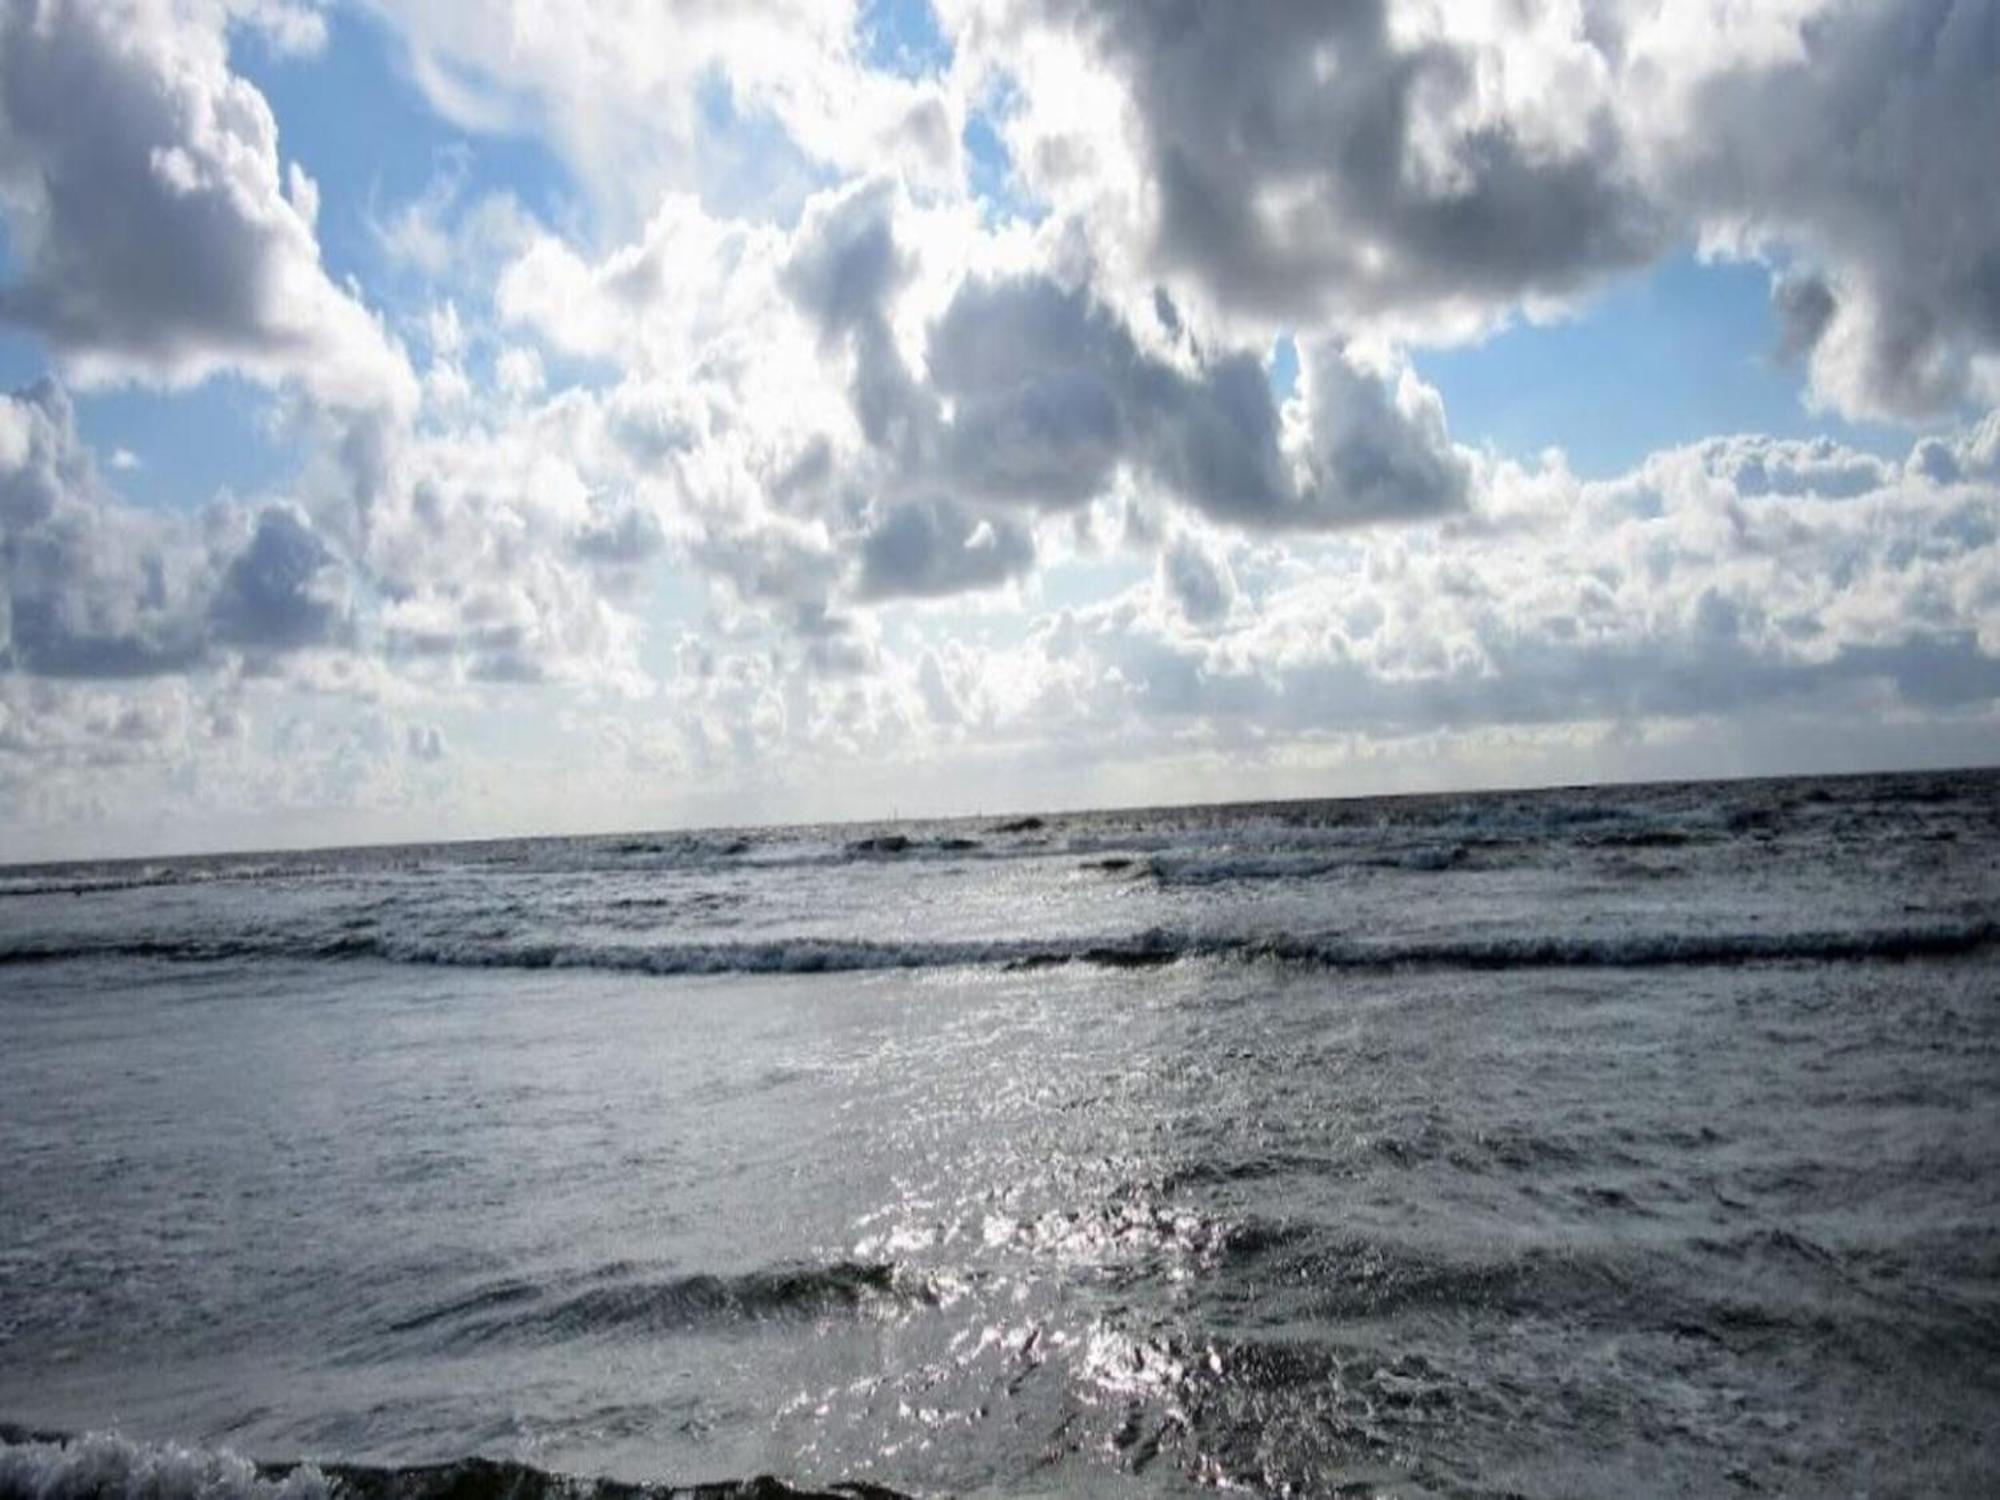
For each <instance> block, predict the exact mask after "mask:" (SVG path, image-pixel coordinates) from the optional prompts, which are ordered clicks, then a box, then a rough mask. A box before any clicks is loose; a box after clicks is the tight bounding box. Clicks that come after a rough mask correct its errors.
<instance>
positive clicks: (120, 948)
mask: <svg viewBox="0 0 2000 1500" xmlns="http://www.w3.org/2000/svg"><path fill="white" fill-rule="evenodd" d="M1996 943H2000V923H1995V922H1994V921H1992V920H1990V919H1986V918H1979V919H1972V920H1964V921H1934V922H1918V923H1911V924H1907V925H1897V926H1889V927H1874V928H1854V929H1845V930H1837V929H1826V930H1807V931H1795V932H1732V931H1691V932H1657V931H1656V932H1644V931H1640V932H1631V933H1623V934H1610V935H1590V936H1583V935H1578V934H1573V933H1572V934H1557V933H1550V934H1532V933H1530V934H1520V935H1514V936H1506V937H1480V938H1442V939H1438V940H1434V941H1427V940H1403V941H1396V940H1371V939H1368V938H1356V937H1351V936H1347V935H1343V934H1326V935H1320V936H1302V937H1293V936H1285V935H1276V934H1272V935H1257V934H1245V935H1237V934H1214V933H1200V932H1171V931H1166V930H1162V929H1157V928H1155V929H1151V930H1148V931H1145V932H1140V933H1133V934H1128V935H1121V936H1109V937H1083V936H1079V937H1052V938H972V939H958V940H940V941H918V942H892V941H879V940H873V939H865V938H840V937H793V938H772V939H765V940H757V941H743V942H706V943H659V944H642V943H591V942H575V941H572V942H556V941H549V942H536V941H504V940H494V939H487V938H466V939H462V940H461V939H454V938H451V937H448V936H419V937H408V938H403V937H397V936H394V935H387V934H380V933H355V932H342V933H338V934H333V935H329V936H324V937H314V936H309V935H288V934H273V935H270V936H262V935H258V936H230V937H219V938H204V937H192V936H190V937H178V936H161V937H145V936H124V935H117V934H106V935H102V936H92V937H77V938H64V939H62V940H59V941H48V940H42V939H37V938H32V937H30V938H24V939H18V940H14V941H9V942H6V943H4V944H0V965H19V964H41V963H61V962H66V961H73V960H81V959H101V958H126V959H152V960H159V961H164V962H176V963H228V962H233V961H258V960H272V959H277V960H290V961H296V962H332V961H354V960H369V959H373V960H379V961H385V962H389V963H399V964H411V965H434V966H438V967H443V968H468V969H526V970H537V969H586V970H600V971H605V972H611V973H629V974H652V975H660V976H676V975H680V976H694V975H712V974H833V973H865V972H873V971H883V970H896V969H955V968H1005V969H1037V968H1055V967H1062V966H1068V965H1084V966H1090V967H1097V968H1113V969H1116V968H1148V967H1154V966H1158V965H1164V964H1171V963H1178V962H1183V961H1188V960H1197V959H1230V960H1238V961H1243V962H1271V963H1282V964H1292V965H1299V966H1305V967H1317V968H1324V969H1333V970H1381V969H1404V968H1438V969H1486V970H1492V969H1643V968H1665V967H1676V966H1687V967H1693V966H1702V965H1712V964H1738V963H1756V962H1783V961H1787V960H1798V961H1812V962H1820V963H1840V962H1866V961H1870V960H1904V959H1923V958H1949V957H1952V956H1955V955H1960V954H1966V953H1974V952H1978V951H1980V950H1982V949H1985V948H1988V947H1992V946H1994V945H1995V944H1996Z"/></svg>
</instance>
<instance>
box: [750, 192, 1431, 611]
mask: <svg viewBox="0 0 2000 1500" xmlns="http://www.w3.org/2000/svg"><path fill="white" fill-rule="evenodd" d="M895 206H896V205H895V199H894V197H893V196H892V195H891V194H890V193H888V192H887V191H885V190H882V189H880V188H874V187H870V188H864V189H862V190H859V191H855V192H852V193H849V194H846V195H843V196H842V197H840V198H838V199H835V200H833V201H832V202H831V203H830V204H825V205H821V206H819V207H818V208H817V209H816V211H815V212H814V213H813V214H811V215H809V217H808V220H807V222H806V224H805V225H804V226H803V227H802V230H801V233H800V236H799V243H798V246H797V248H796V249H795V252H794V258H793V260H792V263H791V266H790V268H789V270H788V272H787V284H788V286H789V287H790V289H791V292H792V295H793V296H794V297H795V299H797V300H798V302H799V304H800V306H801V307H802V309H804V310H805V311H806V312H807V313H808V315H809V316H810V317H811V318H812V319H813V321H814V322H815V325H816V326H817V327H818V328H819V329H820V331H821V334H822V336H823V337H824V338H826V339H827V340H829V341H830V342H831V343H832V344H833V345H834V346H836V347H843V348H845V349H847V350H848V351H849V352H850V354H851V358H852V362H853V363H852V384H851V388H850V396H851V400H852V403H853V407H854V411H855V415H856V418H857V422H858V425H859V426H860V428H861V431H862V434H863V436H864V438H865V439H866V440H867V441H868V443H869V445H870V447H871V449H872V450H874V452H875V453H876V454H877V455H878V458H879V462H878V464H877V465H876V467H875V469H874V470H873V471H872V472H871V474H870V475H869V476H867V478H866V479H865V480H864V481H863V483H864V486H869V487H872V495H873V505H874V511H875V520H874V524H873V526H872V528H871V530H870V532H869V536H868V540H867V542H866V544H865V546H864V552H863V557H862V571H861V586H862V588H863V591H864V592H866V593H869V594H871V595H876V596H880V595H881V594H883V593H885V592H924V593H934V592H941V591H943V590H945V589H946V588H948V587H951V586H954V585H955V586H960V587H985V586H990V585H991V584H992V583H994V582H997V581H999V580H1000V579H1001V578H1004V577H1007V576H1011V575H1012V573H1013V572H1014V571H1016V570H1017V569H1018V567H1020V566H1024V565H1025V561H1026V556H1027V554H1026V551H1025V550H1024V549H1020V548H1016V549H1013V550H1009V551H1007V552H1006V553H1004V555H1003V556H999V557H994V558H985V559H972V558H967V559H961V558H959V557H957V556H956V554H955V553H954V552H953V551H952V547H953V545H955V544H954V543H953V541H952V540H951V539H952V538H953V537H955V536H963V535H970V534H972V533H973V532H974V531H975V529H976V527H977V523H978V521H979V520H980V519H982V518H983V519H985V520H986V521H987V522H988V523H989V527H990V528H998V530H996V532H995V534H996V535H1002V534H1006V528H1005V527H1003V526H1002V522H1003V519H1004V517H1003V514H1002V512H1003V510H1004V509H1005V508H1007V507H1014V506H1028V507H1034V508H1039V509H1043V510H1054V509H1063V508H1070V507H1075V506H1080V505H1083V504H1086V503H1088V502H1089V501H1091V500H1092V499H1094V498H1096V497H1097V496H1099V495H1102V494H1104V493H1106V492H1107V491H1108V490H1109V489H1110V487H1111V486H1112V484H1113V482H1114V480H1115V479H1116V477H1117V476H1118V475H1119V474H1120V473H1121V472H1124V473H1129V474H1130V475H1132V476H1133V477H1134V478H1135V479H1136V480H1137V481H1138V482H1140V483H1141V484H1142V485H1144V486H1148V487H1151V488H1154V489H1157V490H1159V491H1163V492H1165V493H1166V494H1168V495H1171V496H1173V497H1175V498H1177V499H1179V500H1180V501H1182V502H1183V503H1185V504H1187V505H1189V506H1191V507H1193V508H1194V509H1196V510H1198V511H1201V512H1202V513H1204V514H1206V515H1208V516H1210V517H1212V518H1214V519H1216V520H1220V521H1224V522H1228V523H1230V524H1233V525H1239V526H1246V527H1251V528H1257V529H1265V530H1283V529H1315V530H1324V529H1332V528H1337V527H1341V526H1350V525H1360V524H1367V523H1371V522H1377V521H1387V520H1408V519H1415V518H1422V517H1429V516H1435V515H1440V514H1444V513H1446V512H1449V511H1451V510H1453V509H1456V508H1458V507H1460V506H1462V505H1463V503H1464V501H1465V498H1466V491H1467V485H1468V477H1469V476H1468V470H1467V466H1466V463H1465V461H1464V460H1463V458H1462V457H1461V456H1460V455H1458V453H1457V452H1456V451H1455V450H1454V449H1453V448H1452V447H1451V444H1450V442H1449V440H1448V438H1447V437H1446V434H1445V430H1444V424H1443V419H1442V414H1441V410H1439V409H1436V408H1435V402H1434V398H1432V404H1431V406H1430V407H1422V406H1421V405H1419V406H1418V407H1416V408H1413V409H1409V410H1406V409H1405V407H1406V406H1408V405H1409V402H1406V401H1404V400H1403V399H1402V398H1400V397H1399V396H1398V395H1397V394H1396V393H1395V392H1393V391H1392V390H1391V389H1390V388H1389V385H1388V384H1387V383H1386V382H1385V380H1384V379H1383V378H1382V377H1381V376H1379V375H1377V374H1375V373H1373V372H1370V371H1367V370H1365V369H1363V368H1361V367H1360V366H1359V365H1357V364H1355V363H1353V362H1352V361H1350V360H1349V358H1348V356H1347V355H1346V354H1345V352H1344V351H1343V350H1341V349H1340V348H1338V347H1334V346H1321V347H1319V348H1317V349H1315V350H1314V351H1313V355H1312V359H1311V362H1310V368H1309V369H1308V371H1307V373H1306V378H1305V381H1304V390H1305V397H1306V404H1307V412H1308V422H1307V429H1306V434H1305V438H1306V446H1305V449H1304V451H1303V452H1302V453H1300V452H1293V451H1291V450H1290V449H1289V448H1288V446H1287V439H1286V434H1285V432H1284V422H1283V418H1282V416H1281V412H1280V409H1279V406H1278V403H1277V399H1276V397H1275V396H1274V395H1273V393H1272V390H1271V383H1270V379H1269V376H1268V374H1267V372H1266V371H1265V369H1264V367H1263V364H1262V363H1261V362H1260V361H1259V360H1257V359H1256V358H1254V357H1252V356H1250V355H1247V354H1240V353H1235V354H1220V355H1213V356H1204V355H1201V354H1199V353H1191V354H1190V357H1189V359H1188V360H1187V361H1186V362H1185V363H1180V362H1175V361H1173V360H1170V359H1169V358H1167V357H1166V356H1165V355H1163V354H1160V353H1155V352H1152V351H1150V350H1148V349H1146V348H1144V347H1142V346H1141V344H1140V343H1139V341H1138V340H1137V338H1136V337H1135V336H1134V335H1133V333H1132V331H1131V330H1130V329H1129V328H1128V327H1127V326H1126V325H1125V323H1124V322H1123V321H1122V320H1121V319H1120V318H1119V317H1118V315H1117V314H1115V313H1114V312H1112V311H1111V310H1110V309H1109V308H1107V307H1106V306H1105V305H1104V304H1103V303H1101V302H1100V301H1099V300H1097V299H1096V298H1095V297H1093V296H1092V295H1091V294H1090V293H1089V292H1088V291H1087V290H1085V289H1081V288H1076V287H1070V286H1065V285H1063V284H1061V283H1060V282H1058V281H1057V280H1055V279H1054V278H1053V277H1051V276H1048V275H1045V274H1039V273H1023V274H1018V275H1012V276H1000V277H972V278H968V279H967V280H965V281H964V282H962V283H960V285H959V286H958V288H957V289H956V291H955V292H954V294H953V296H952V298H951V300H950V302H949V304H948V305H947V306H946V307H945V309H944V311H943V312H942V314H941V315H940V316H939V317H938V318H937V320H936V322H935V323H934V324H933V325H932V326H931V327H930V329H929V330H928V334H927V340H926V348H925V359H924V364H923V373H922V377H921V378H919V376H918V374H917V373H916V372H915V371H913V370H912V369H911V368H910V366H909V364H908V363H907V361H906V360H905V359H904V357H903V355H902V353H901V351H900V349H899V348H898V346H897V344H896V342H895V340H894V338H893V337H892V336H891V334H890V330H889V318H888V305H889V303H890V300H891V299H892V298H893V297H894V296H895V294H896V292H897V290H898V288H899V287H900V285H901V284H902V282H903V280H904V278H905V275H906V272H905V271H904V270H903V269H901V268H902V267H904V266H905V265H906V264H907V261H908V257H907V256H906V255H905V254H904V253H903V252H902V251H901V250H900V249H899V247H898V245H897V241H896V237H895V229H894V216H895ZM1302 465H1303V474H1304V478H1303V479H1301V477H1300V474H1301V466H1302ZM940 497H942V498H944V499H948V500H949V501H950V502H951V504H950V508H949V509H948V510H944V509H940ZM1009 524H1010V525H1011V524H1013V523H1009ZM1022 540H1023V541H1024V542H1025V533H1023V534H1022ZM919 557H921V558H925V559H945V558H949V559H950V563H949V566H945V565H942V564H941V563H940V564H938V565H927V566H923V567H912V566H907V565H901V566H899V565H895V563H894V562H893V561H892V560H893V559H915V558H919ZM1003 562H1004V566H1003ZM892 579H893V580H904V579H910V580H916V583H915V585H914V586H913V587H904V586H903V585H901V584H900V583H899V584H894V585H892V584H891V582H890V580H892Z"/></svg>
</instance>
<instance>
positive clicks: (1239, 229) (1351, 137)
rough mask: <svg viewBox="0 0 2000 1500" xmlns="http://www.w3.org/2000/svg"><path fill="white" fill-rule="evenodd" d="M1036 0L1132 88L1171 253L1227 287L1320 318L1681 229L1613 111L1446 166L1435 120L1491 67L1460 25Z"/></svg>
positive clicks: (1494, 135) (1563, 268)
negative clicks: (1475, 56)
mask: <svg viewBox="0 0 2000 1500" xmlns="http://www.w3.org/2000/svg"><path fill="white" fill-rule="evenodd" d="M1037 8H1039V9H1040V11H1041V12H1042V13H1043V15H1044V17H1045V18H1046V19H1047V20H1049V21H1053V22H1054V23H1055V24H1057V25H1059V26H1064V27H1067V28H1070V29H1072V30H1073V31H1075V32H1076V33H1078V34H1079V35H1080V36H1082V37H1083V38H1084V39H1085V40H1086V42H1087V44H1088V45H1089V46H1090V47H1091V49H1092V50H1093V52H1094V53H1095V54H1096V55H1097V56H1098V57H1099V59H1100V60H1101V61H1102V62H1103V63H1105V64H1106V65H1108V66H1109V67H1110V68H1112V69H1113V70H1114V71H1115V72H1116V73H1117V74H1118V75H1119V76H1120V77H1122V78H1123V79H1124V80H1125V82H1126V84H1127V86H1128V88H1129V91H1130V94H1131V97H1132V100H1133V102H1134V104H1135V106H1136V109H1137V114H1138V121H1139V125H1140V128H1141V129H1142V130H1143V132H1144V147H1145V153H1146V163H1145V164H1146V167H1147V169H1148V174H1149V176H1150V178H1151V179H1152V183H1153V186H1154V188H1155V190H1156V193H1157V201H1158V212H1157V220H1156V223H1155V225H1154V233H1155V243H1154V244H1153V246H1152V250H1153V254H1154V258H1155V262H1156V264H1158V265H1159V266H1161V267H1162V268H1165V269H1169V270H1175V271H1183V272H1188V273H1191V274H1193V275H1195V276H1196V277H1197V278H1199V280H1200V281H1201V282H1202V283H1203V284H1204V285H1205V286H1206V287H1207V288H1208V289H1209V290H1210V291H1211V292H1212V293H1213V294H1215V295H1216V296H1218V297H1219V298H1220V299H1221V300H1222V301H1223V302H1225V303H1226V304H1228V305H1231V306H1234V307H1239V308H1245V309H1249V310H1252V311H1255V312H1259V313H1264V314H1268V315H1270V316H1273V317H1277V318H1281V319H1287V320H1294V321H1299V322H1305V323H1315V322H1317V321H1318V320H1319V319H1320V318H1322V317H1324V316H1326V315H1327V314H1328V313H1329V312H1337V313H1345V314H1350V315H1351V314H1355V313H1371V312H1380V311H1387V310H1396V309H1402V308H1407V307H1411V306H1414V305H1434V304H1447V305H1449V304H1469V305H1478V304H1481V303H1492V302H1501V303H1505V302H1510V301H1512V300H1514V299H1516V298H1519V297H1522V296H1527V295H1533V294H1541V295H1553V294H1561V293H1566V292H1570V291H1573V290H1575V289H1577V288H1579V287H1582V286H1585V285H1588V284H1589V283H1591V282H1592V281H1593V280H1595V279H1597V278H1599V277H1601V276H1603V275H1604V274H1605V273H1606V272H1608V271H1613V270H1617V269H1619V268H1623V267H1630V266H1637V265H1642V264H1644V263H1646V262H1647V261H1649V260H1651V259H1652V258H1653V257H1654V256H1655V255H1656V254H1658V253H1659V251H1660V250H1661V248H1662V247H1663V245H1664V244H1665V243H1666V242H1667V239H1668V236H1669V235H1670V233H1671V223H1670V220H1669V219H1668V218H1667V216H1666V215H1664V214H1663V213H1662V212H1661V210H1660V209H1659V208H1658V206H1657V205H1655V204H1654V203H1653V202H1651V201H1650V200H1649V198H1648V197H1647V196H1646V194H1645V193H1644V192H1643V191H1642V189H1641V188H1640V187H1639V185H1638V184H1637V183H1636V182H1635V181H1634V180H1633V177H1632V174H1631V173H1630V172H1629V171H1628V170H1627V169H1626V166H1625V164H1624V162H1623V161H1622V159H1621V155H1620V142H1619V138H1618V132H1617V130H1616V127H1615V123H1614V121H1613V120H1612V118H1611V115H1610V112H1609V110H1608V109H1606V110H1604V111H1603V113H1602V118H1601V119H1599V120H1598V121H1597V122H1596V124H1595V125H1593V126H1592V127H1591V128H1590V129H1588V130H1587V131H1585V132H1583V138H1582V140H1581V141H1580V142H1578V143H1576V144H1574V145H1571V146H1568V147H1566V148H1562V149H1557V148H1554V147H1552V146H1551V145H1550V144H1549V143H1548V142H1547V141H1542V140H1535V139H1530V138H1528V137H1527V136H1526V135H1524V133H1523V132H1521V131H1520V130H1518V129H1517V128H1515V127H1514V126H1513V125H1511V124H1509V123H1507V122H1504V121H1490V122H1489V121H1482V122H1479V123H1476V124H1471V125H1468V126H1466V127H1464V128H1463V130H1462V131H1460V132H1458V133H1457V135H1456V138H1455V139H1453V140H1452V141H1451V161H1450V163H1449V165H1450V168H1451V170H1448V171H1446V170H1435V169H1432V166H1431V164H1430V163H1428V162H1427V161H1426V159H1425V158H1424V156H1423V154H1422V153H1423V151H1424V149H1425V145H1424V143H1423V142H1422V141H1420V139H1419V138H1420V136H1422V135H1424V134H1425V133H1426V131H1427V130H1429V129H1430V127H1432V126H1434V125H1435V124H1436V123H1437V122H1439V121H1440V120H1443V119H1446V118H1448V117H1450V116H1452V115H1453V114H1455V113H1456V112H1457V111H1459V110H1460V109H1461V108H1462V107H1464V106H1466V105H1468V104H1469V102H1470V99H1471V95H1472V94H1473V91H1474V90H1475V89H1476V88H1477V86H1478V80H1477V79H1476V78H1475V76H1474V70H1473V67H1472V63H1471V60H1470V59H1469V57H1468V56H1467V55H1466V54H1465V53H1464V52H1463V51H1462V50H1461V49H1458V48H1456V47H1454V46H1453V45H1451V44H1449V43H1447V42H1442V41H1439V42H1426V43H1419V44H1415V45H1407V44H1403V43H1399V42H1398V41H1396V40H1395V39H1394V38H1392V36H1391V34H1390V24H1389V6H1388V4H1387V3H1386V0H1343V3H1338V4H1328V3H1325V0H1272V3H1263V4H1257V5H1211V4H1206V3H1202V0H1163V3H1157V4H1125V3H1120V0H1042V3H1041V4H1040V6H1039V7H1037ZM1273 202H1281V203H1282V205H1283V206H1282V207H1281V208H1278V209H1276V210H1275V211H1274V210H1273V209H1272V207H1271V206H1270V205H1271V204H1272V203H1273Z"/></svg>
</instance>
